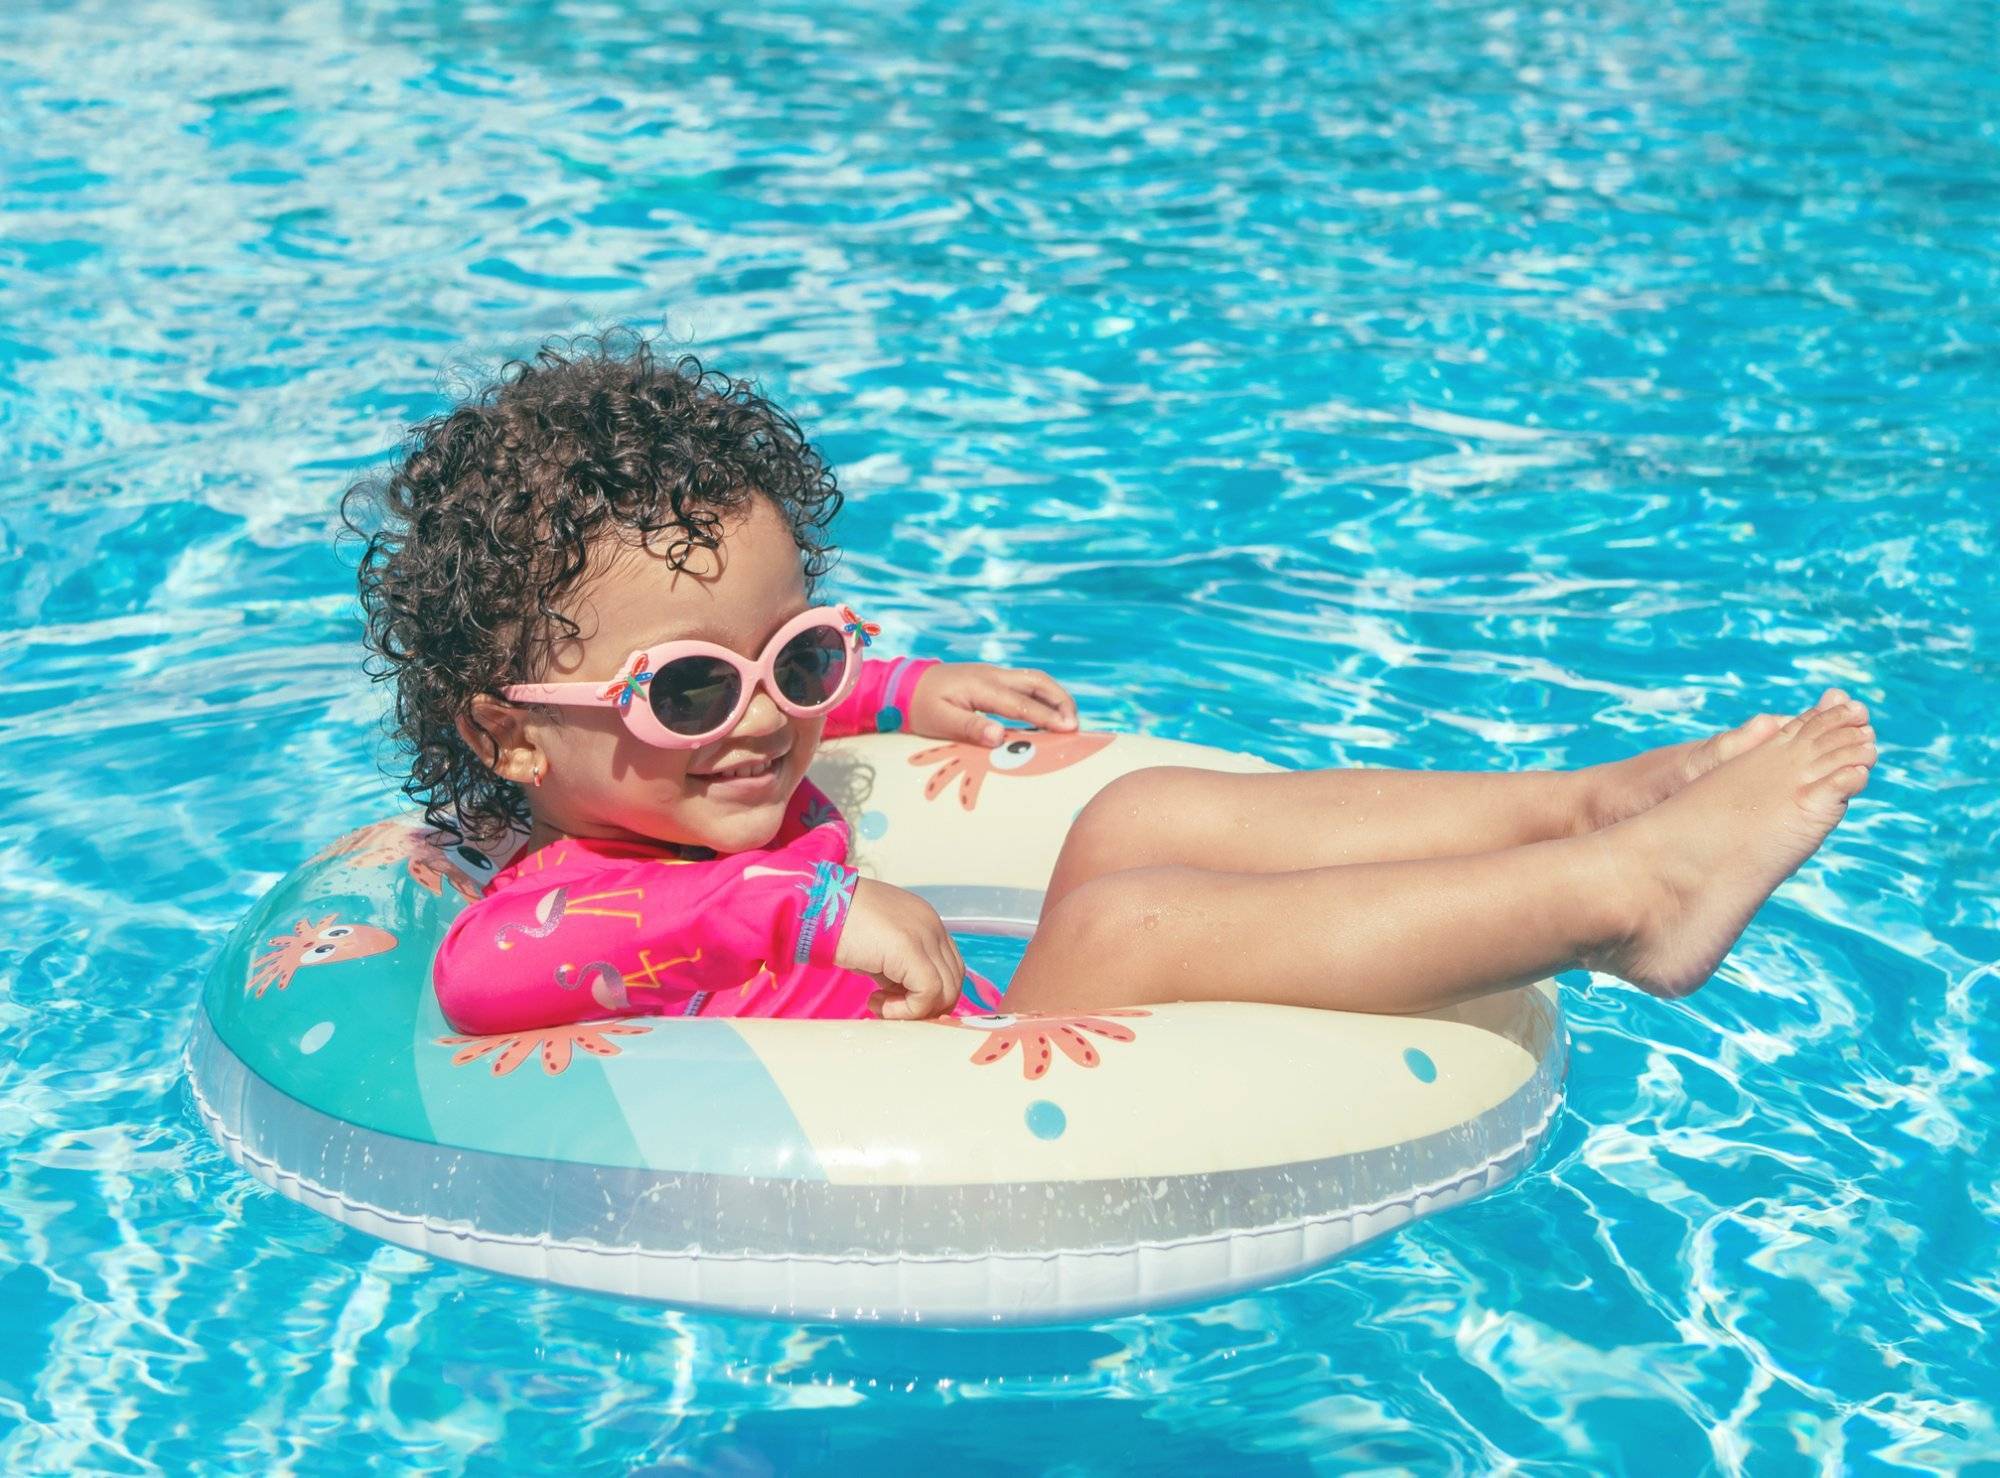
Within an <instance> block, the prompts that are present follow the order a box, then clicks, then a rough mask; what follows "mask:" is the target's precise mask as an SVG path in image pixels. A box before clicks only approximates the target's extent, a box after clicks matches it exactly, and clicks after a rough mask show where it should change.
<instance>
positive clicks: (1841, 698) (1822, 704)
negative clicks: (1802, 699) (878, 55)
mask: <svg viewBox="0 0 2000 1478" xmlns="http://www.w3.org/2000/svg"><path fill="white" fill-rule="evenodd" d="M1846 701H1847V693H1846V691H1845V690H1844V689H1841V688H1828V689H1827V690H1826V691H1825V692H1824V693H1821V694H1820V695H1819V702H1817V703H1815V704H1813V707H1814V708H1831V707H1833V705H1834V704H1836V703H1845V702H1846Z"/></svg>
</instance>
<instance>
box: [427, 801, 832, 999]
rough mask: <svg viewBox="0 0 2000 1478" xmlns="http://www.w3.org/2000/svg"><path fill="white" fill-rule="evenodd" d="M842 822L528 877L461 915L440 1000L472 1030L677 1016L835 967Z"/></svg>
mask: <svg viewBox="0 0 2000 1478" xmlns="http://www.w3.org/2000/svg"><path fill="white" fill-rule="evenodd" d="M846 841H847V837H846V832H845V829H844V828H841V827H834V826H823V827H815V828H813V829H811V830H809V831H807V832H805V833H804V834H803V835H801V836H799V837H797V838H795V839H794V840H793V841H792V842H791V843H789V844H787V845H786V846H784V847H781V848H778V849H775V850H771V851H757V852H745V853H740V854H737V855H735V856H729V857H718V858H714V859H712V860H708V861H700V862H683V861H679V860H676V859H671V858H635V859H629V860H606V861H605V863H604V865H603V866H602V867H600V868H594V869H592V870H590V871H589V872H588V873H582V874H579V873H574V872H573V873H571V874H570V876H569V877H568V878H567V879H565V880H562V881H555V880H552V881H551V884H550V886H549V887H547V888H537V887H535V886H534V885H533V882H532V880H531V879H526V878H524V879H521V880H518V881H516V882H514V883H513V884H511V885H509V886H507V887H505V888H503V889H502V890H501V891H500V892H499V893H496V894H493V895H490V896H489V897H487V898H486V899H484V900H482V901H481V902H479V903H477V904H474V905H473V906H472V907H470V908H468V909H466V910H465V912H463V913H461V914H460V915H459V916H458V918H457V919H455V920H453V922H452V926H451V929H450V930H449V931H448V932H447V933H446V935H445V939H444V943H443V944H442V945H440V946H439V948H438V953H437V959H436V961H435V962H434V964H433V966H432V980H433V982H434V984H435V985H436V988H437V993H438V1005H439V1006H440V1007H441V1008H442V1009H443V1011H444V1015H445V1019H446V1020H447V1021H449V1022H450V1023H451V1024H452V1026H453V1027H455V1028H456V1029H457V1030H459V1031H461V1032H465V1033H468V1034H470V1035H483V1034H487V1033H496V1032H510V1031H525V1030H530V1029H532V1028H535V1027H542V1026H555V1025H560V1024H563V1023H566V1022H574V1021H585V1020H592V1019H601V1018H603V1017H606V1016H615V1015H621V1014H624V1013H627V1012H655V1013H662V1014H668V1015H678V1014H681V1013H684V1012H691V1011H694V1010H699V1009H700V1002H699V1001H697V1000H696V999H695V997H696V996H697V995H701V994H704V993H707V992H712V991H717V990H724V989H731V990H733V989H738V988H740V987H744V986H750V987H751V988H753V989H754V988H760V987H761V988H764V989H770V988H774V987H775V986H776V984H777V980H778V977H779V976H781V975H783V974H786V973H789V972H790V971H791V969H792V967H793V966H795V965H801V964H812V965H820V966H826V967H834V966H836V964H837V955H838V951H839V945H840V938H841V933H842V930H843V928H844V927H845V925H846V922H847V912H848V906H849V904H850V902H851V901H852V899H853V894H854V885H855V883H856V881H857V880H858V877H859V874H857V873H856V872H855V871H854V869H852V868H850V867H848V866H846V865H845V864H844V863H843V862H842V861H840V860H839V858H840V857H841V856H842V855H844V853H845V850H846Z"/></svg>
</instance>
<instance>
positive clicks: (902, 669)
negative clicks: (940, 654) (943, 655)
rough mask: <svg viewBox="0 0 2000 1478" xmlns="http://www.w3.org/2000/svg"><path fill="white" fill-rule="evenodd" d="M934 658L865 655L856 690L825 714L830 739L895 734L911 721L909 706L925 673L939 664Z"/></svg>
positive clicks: (906, 726) (827, 733)
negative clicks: (867, 656) (880, 658)
mask: <svg viewBox="0 0 2000 1478" xmlns="http://www.w3.org/2000/svg"><path fill="white" fill-rule="evenodd" d="M939 665H940V664H939V662H938V660H937V658H935V657H898V658H896V659H895V660H894V661H880V660H877V659H876V658H873V657H869V658H864V659H863V661H862V663H861V676H860V678H859V679H858V680H857V681H856V682H855V684H854V691H853V692H851V693H849V694H848V695H847V696H846V697H845V698H843V699H841V700H840V706H839V707H837V708H835V709H834V710H833V712H832V713H829V714H828V715H827V716H826V730H825V733H824V735H823V737H825V738H827V739H844V738H846V737H847V736H848V735H850V734H893V733H894V732H896V730H898V729H903V728H908V727H909V724H910V705H911V703H912V702H913V701H914V699H915V696H916V691H917V684H918V683H919V682H920V681H922V680H923V676H924V674H925V673H927V672H929V671H930V670H931V669H932V668H933V667H936V666H939Z"/></svg>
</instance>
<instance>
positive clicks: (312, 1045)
mask: <svg viewBox="0 0 2000 1478" xmlns="http://www.w3.org/2000/svg"><path fill="white" fill-rule="evenodd" d="M332 1040H333V1023H332V1022H330V1021H322V1022H320V1023H319V1025H317V1026H314V1027H309V1028H307V1030H306V1034H305V1035H304V1036H302V1037H300V1038H299V1051H301V1052H303V1053H305V1054H306V1055H307V1056H308V1057H310V1056H311V1055H312V1054H313V1053H315V1052H317V1051H319V1049H320V1048H322V1047H324V1046H325V1045H326V1044H327V1043H328V1042H330V1041H332Z"/></svg>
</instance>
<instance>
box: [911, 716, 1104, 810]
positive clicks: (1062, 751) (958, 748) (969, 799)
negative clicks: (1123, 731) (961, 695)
mask: <svg viewBox="0 0 2000 1478" xmlns="http://www.w3.org/2000/svg"><path fill="white" fill-rule="evenodd" d="M1115 737H1116V736H1115V735H1112V734H1055V733H1051V732H1049V731H1048V730H1047V729H1009V730H1008V731H1007V737H1006V738H1005V739H1004V740H1002V741H1001V742H1000V745H999V747H998V748H995V749H988V748H987V747H986V746H985V745H983V744H940V745H938V746H937V747H936V748H935V749H925V750H920V751H918V752H917V753H916V754H913V755H911V756H910V763H911V764H913V765H936V766H937V767H938V768H937V773H936V774H935V775H933V776H931V778H930V783H929V784H927V785H926V786H924V799H925V800H927V801H929V800H936V799H937V796H938V792H939V791H941V790H943V789H944V788H945V787H946V786H947V785H949V784H951V782H952V781H953V780H954V779H956V780H957V781H958V803H959V804H960V805H961V806H963V807H965V809H966V810H968V811H970V810H971V809H972V808H973V807H974V806H976V805H977V804H978V803H979V787H980V786H981V785H982V784H984V783H985V780H986V777H987V776H988V775H1018V776H1021V777H1022V778H1024V779H1025V778H1026V777H1027V776H1029V775H1049V774H1053V773H1054V772H1055V771H1057V770H1067V769H1068V768H1069V767H1070V766H1071V765H1075V764H1080V763H1082V762H1083V761H1084V760H1087V759H1089V758H1090V757H1091V756H1092V755H1093V754H1096V753H1097V751H1098V750H1100V749H1102V748H1104V746H1105V745H1107V744H1109V743H1110V742H1111V741H1112V739H1113V738H1115Z"/></svg>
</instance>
